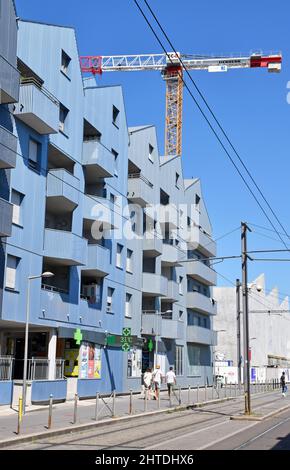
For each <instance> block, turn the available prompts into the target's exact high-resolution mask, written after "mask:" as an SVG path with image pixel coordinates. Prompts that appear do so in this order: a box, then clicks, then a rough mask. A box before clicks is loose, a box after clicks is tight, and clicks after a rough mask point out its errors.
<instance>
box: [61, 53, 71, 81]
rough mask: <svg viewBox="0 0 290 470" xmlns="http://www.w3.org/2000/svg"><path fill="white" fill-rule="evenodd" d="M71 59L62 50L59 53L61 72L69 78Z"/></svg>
mask: <svg viewBox="0 0 290 470" xmlns="http://www.w3.org/2000/svg"><path fill="white" fill-rule="evenodd" d="M70 63H71V58H70V57H69V56H68V55H67V53H66V52H64V51H63V50H62V51H61V71H62V72H63V73H64V74H65V75H66V76H67V77H69V72H70Z"/></svg>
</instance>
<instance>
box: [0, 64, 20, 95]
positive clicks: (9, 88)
mask: <svg viewBox="0 0 290 470" xmlns="http://www.w3.org/2000/svg"><path fill="white" fill-rule="evenodd" d="M0 70H1V80H0V104H8V103H16V102H17V101H18V97H19V72H18V70H17V68H16V67H14V66H13V65H11V64H10V62H8V61H7V60H6V59H5V58H4V57H3V56H2V55H0Z"/></svg>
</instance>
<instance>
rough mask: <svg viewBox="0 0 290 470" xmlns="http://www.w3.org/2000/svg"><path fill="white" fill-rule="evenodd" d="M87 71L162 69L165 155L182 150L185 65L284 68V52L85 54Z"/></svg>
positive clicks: (190, 67) (197, 67)
mask: <svg viewBox="0 0 290 470" xmlns="http://www.w3.org/2000/svg"><path fill="white" fill-rule="evenodd" d="M80 64H81V70H82V72H83V73H92V74H93V75H96V74H100V75H101V74H102V73H103V72H136V71H142V70H159V71H160V72H161V75H162V77H163V79H164V80H165V82H166V120H165V155H178V156H181V153H182V105H183V84H184V82H183V69H184V68H185V69H186V70H207V71H208V72H226V71H227V70H229V69H241V68H260V67H265V68H267V69H268V71H269V72H280V70H281V64H282V55H281V54H280V53H277V54H269V55H263V54H262V53H255V54H251V55H249V56H241V57H238V56H235V57H230V56H218V57H210V56H196V55H186V54H180V53H179V52H177V53H175V52H169V53H167V54H148V55H146V54H143V55H117V56H82V57H80Z"/></svg>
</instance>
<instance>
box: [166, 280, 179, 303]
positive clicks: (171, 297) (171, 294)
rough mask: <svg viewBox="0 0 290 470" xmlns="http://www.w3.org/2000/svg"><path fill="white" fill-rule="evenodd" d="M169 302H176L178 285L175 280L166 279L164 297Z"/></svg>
mask: <svg viewBox="0 0 290 470" xmlns="http://www.w3.org/2000/svg"><path fill="white" fill-rule="evenodd" d="M164 300H166V301H169V302H177V301H178V300H179V285H178V284H177V282H175V281H168V288H167V295H166V298H165V299H164Z"/></svg>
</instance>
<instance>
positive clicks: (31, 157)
mask: <svg viewBox="0 0 290 470" xmlns="http://www.w3.org/2000/svg"><path fill="white" fill-rule="evenodd" d="M40 149H41V147H40V143H39V142H36V140H33V139H29V153H28V166H29V168H32V169H34V170H36V169H37V168H38V166H39V160H40Z"/></svg>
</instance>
